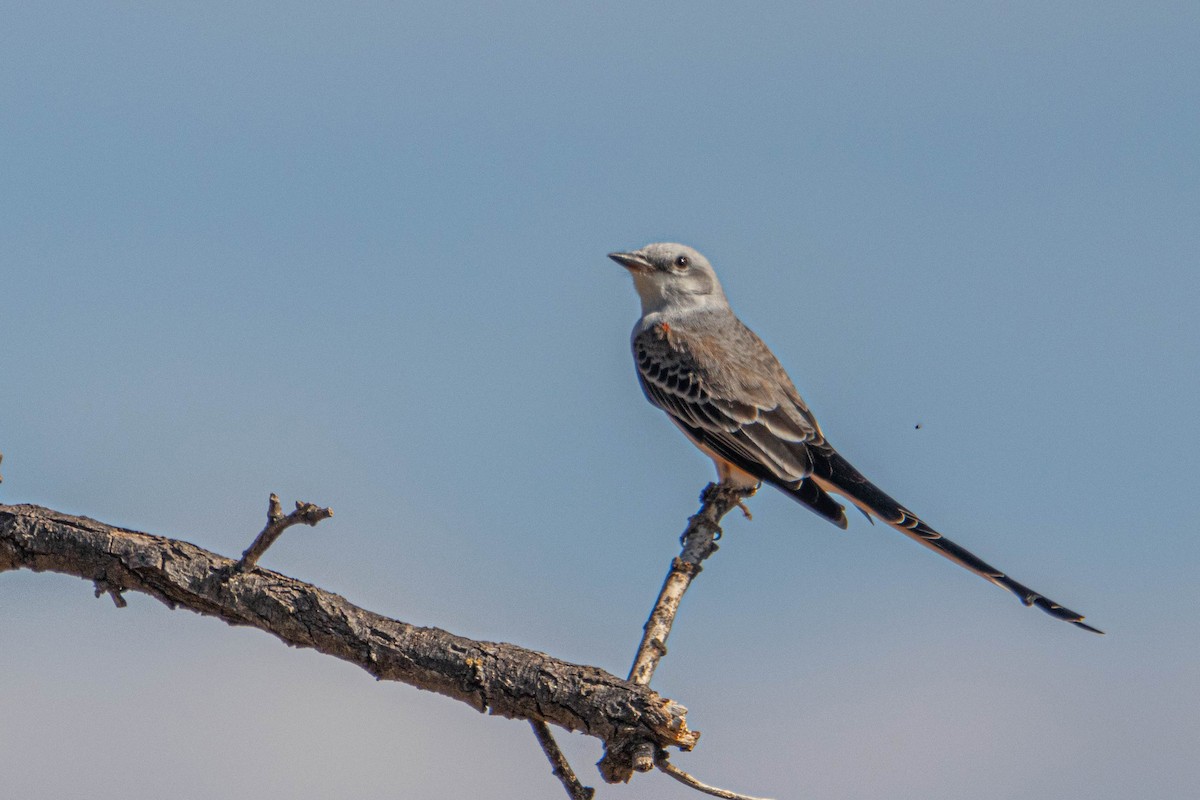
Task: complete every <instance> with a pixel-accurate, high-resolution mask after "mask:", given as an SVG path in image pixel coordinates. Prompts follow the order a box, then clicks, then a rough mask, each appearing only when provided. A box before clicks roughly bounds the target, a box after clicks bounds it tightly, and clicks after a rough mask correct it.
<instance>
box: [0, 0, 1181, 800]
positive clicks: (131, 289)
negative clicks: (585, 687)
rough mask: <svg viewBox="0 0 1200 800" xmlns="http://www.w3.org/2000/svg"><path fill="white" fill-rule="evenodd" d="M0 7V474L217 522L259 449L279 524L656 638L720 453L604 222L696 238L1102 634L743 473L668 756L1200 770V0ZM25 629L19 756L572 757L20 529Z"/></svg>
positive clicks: (523, 792)
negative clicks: (69, 572) (28, 562)
mask: <svg viewBox="0 0 1200 800" xmlns="http://www.w3.org/2000/svg"><path fill="white" fill-rule="evenodd" d="M2 17H3V22H2V24H0V76H2V77H0V109H2V111H0V187H2V191H0V216H2V218H3V219H4V220H5V222H4V224H3V225H0V252H3V254H4V256H3V266H2V267H0V301H2V304H0V309H2V311H0V335H2V336H3V347H2V349H0V354H2V355H0V363H2V364H3V365H4V374H5V375H6V377H7V379H6V380H4V381H3V382H2V383H0V451H2V452H3V453H4V456H5V459H4V464H3V469H2V470H0V471H2V472H3V474H4V478H5V481H4V483H3V485H2V486H0V500H2V501H3V502H6V503H21V502H32V503H41V504H44V505H47V506H50V507H52V508H56V509H59V510H62V511H68V512H75V513H82V514H86V515H89V516H92V517H95V518H97V519H101V520H103V521H106V522H110V523H113V524H119V525H123V526H127V527H132V528H136V529H140V530H148V531H151V532H155V533H161V534H166V535H172V536H177V537H181V538H184V539H188V540H190V541H193V542H196V543H197V544H200V545H202V546H204V547H208V548H210V549H213V550H216V551H218V552H222V553H225V554H228V555H236V554H238V553H240V552H241V550H242V549H243V548H244V547H245V546H246V544H247V543H248V542H249V540H250V539H251V538H252V536H253V535H254V533H255V532H256V531H257V530H258V528H259V527H261V524H262V520H263V514H264V512H265V505H266V498H267V495H268V493H270V492H271V491H275V492H278V493H279V494H280V495H281V497H283V498H284V501H285V503H290V502H291V501H293V500H296V499H305V500H310V501H313V502H316V503H319V504H322V505H330V506H332V507H333V508H334V509H335V511H336V516H335V517H334V519H332V520H330V521H328V522H326V523H323V524H322V525H321V526H319V527H318V528H316V529H312V530H310V529H307V528H306V529H301V530H294V531H292V532H291V533H289V534H288V536H287V537H286V538H285V539H284V540H282V541H281V542H280V543H279V544H277V545H276V546H275V547H274V548H273V549H272V550H271V551H270V553H269V554H268V555H267V557H266V558H265V559H264V566H267V567H270V568H272V569H276V570H279V571H282V572H285V573H287V574H289V575H292V576H294V577H297V578H300V579H303V580H308V581H311V582H313V583H316V584H318V585H320V586H322V587H324V588H326V589H329V590H332V591H336V592H338V593H340V594H343V595H345V596H346V597H348V598H350V599H351V600H353V601H354V602H357V603H359V604H361V605H364V606H366V607H368V608H370V609H372V610H374V611H378V612H381V613H385V614H389V615H392V616H396V617H398V618H400V619H404V620H406V621H409V622H414V623H418V624H425V625H438V626H440V627H444V628H447V629H449V630H451V631H454V632H456V633H460V634H463V635H467V636H473V637H478V638H487V639H494V640H504V641H512V642H516V643H519V644H522V645H525V646H528V647H532V648H535V649H538V650H544V651H547V652H550V653H553V654H555V655H557V656H560V657H563V658H568V659H571V660H575V661H579V662H584V663H590V664H595V665H598V666H601V667H604V668H606V669H609V670H610V671H613V672H616V673H624V672H625V671H626V670H627V669H628V666H629V662H630V660H631V658H632V655H633V651H634V648H635V646H636V643H637V641H638V638H639V635H640V626H641V624H642V622H643V621H644V619H645V615H646V613H647V611H648V610H649V607H650V604H651V602H652V601H653V598H654V595H655V593H656V591H657V589H658V586H659V583H660V581H661V579H662V576H663V573H664V572H665V570H666V568H667V566H668V564H669V561H670V559H671V557H672V555H674V554H675V553H676V552H677V539H676V537H677V535H678V533H679V531H680V530H681V529H682V526H683V522H684V520H685V518H686V517H687V515H688V514H690V513H692V512H693V511H694V510H695V507H696V495H697V493H698V491H699V490H700V489H701V488H702V486H703V485H704V484H705V482H706V481H708V480H709V479H710V477H711V465H710V464H709V463H708V462H707V460H706V459H704V458H703V456H701V455H699V454H698V453H696V452H695V451H694V450H693V449H691V448H690V447H689V446H688V445H687V444H686V443H685V442H684V440H683V439H682V437H681V436H680V435H679V434H678V432H677V431H676V430H675V429H674V428H673V427H672V426H671V425H669V424H668V423H667V421H666V419H665V418H663V417H662V415H661V414H660V413H659V412H657V411H656V410H654V409H652V408H651V407H650V406H649V405H647V404H646V403H645V402H644V400H643V399H642V397H641V393H640V391H639V390H638V388H637V385H636V381H635V378H634V373H633V368H632V363H631V361H630V357H629V354H628V350H627V336H628V331H629V329H630V327H631V325H632V324H633V322H634V320H635V319H636V317H637V301H636V298H635V295H634V292H633V289H632V286H631V285H630V283H629V280H628V278H627V276H626V275H624V274H623V272H622V271H621V270H620V269H619V268H617V267H616V266H615V265H613V264H612V263H611V262H609V261H608V260H607V259H606V258H605V253H608V252H610V251H612V250H617V249H629V248H633V247H637V246H640V245H642V244H645V243H647V242H650V241H661V240H668V241H672V240H673V241H683V242H686V243H688V244H691V245H693V246H695V247H697V248H698V249H700V250H701V251H702V252H704V253H705V254H706V255H707V256H708V257H709V258H710V260H711V261H712V262H713V263H714V265H715V266H716V268H717V270H718V272H719V274H720V275H721V277H722V281H723V283H724V285H725V289H726V292H727V293H728V295H729V297H730V299H731V301H732V303H733V305H734V307H735V309H737V310H738V312H739V313H740V314H741V316H742V317H743V319H745V320H746V321H747V322H748V323H749V324H750V325H751V326H752V327H754V328H755V329H756V330H757V331H758V333H759V334H760V335H762V336H763V338H764V339H766V340H767V341H768V343H770V344H771V346H772V347H773V348H774V350H775V352H776V353H777V354H778V355H779V356H780V358H781V360H782V361H783V362H784V364H785V365H786V366H787V367H788V370H789V372H790V373H791V375H792V377H793V379H794V380H795V381H796V383H797V385H798V386H799V388H800V390H801V392H802V393H803V394H804V395H805V397H806V398H807V399H808V401H809V403H810V405H811V406H812V407H813V409H814V411H815V412H816V414H817V416H818V418H819V419H820V420H821V422H822V425H823V427H824V429H825V432H826V434H827V435H828V437H829V438H830V440H831V441H832V442H833V443H834V444H835V445H836V446H838V447H839V449H840V450H841V451H842V452H843V453H844V454H845V455H846V456H847V457H848V458H849V459H850V460H851V461H852V462H854V463H855V464H856V465H857V466H858V467H859V468H860V469H861V470H863V471H864V472H865V473H866V474H868V475H869V476H871V477H872V478H873V479H875V480H876V481H877V482H878V483H879V484H880V485H881V486H883V488H885V489H886V490H887V491H889V492H890V493H892V494H894V495H895V496H897V497H898V498H899V499H900V500H901V501H903V502H905V503H906V504H907V505H909V506H910V507H911V508H913V509H914V510H915V511H917V512H918V513H920V514H922V516H924V517H925V518H927V519H929V520H930V521H931V522H932V524H934V525H935V526H936V527H938V528H939V529H940V530H943V531H945V532H946V533H947V534H948V535H950V536H951V538H954V539H955V540H957V541H959V542H961V543H962V544H964V545H965V546H967V547H969V548H970V549H972V550H974V551H975V552H977V553H979V554H980V555H981V556H983V557H984V558H986V559H987V560H989V561H991V562H992V563H994V564H996V565H997V566H999V567H1001V568H1003V569H1005V570H1007V571H1009V572H1010V573H1011V574H1012V575H1014V576H1015V577H1016V578H1017V579H1019V580H1021V581H1023V582H1025V583H1027V584H1028V585H1030V586H1032V587H1033V588H1035V589H1037V590H1040V591H1044V592H1045V593H1046V594H1047V595H1049V596H1050V597H1053V598H1054V599H1056V600H1059V601H1061V602H1063V603H1064V604H1066V605H1068V606H1070V607H1072V608H1075V609H1077V610H1079V611H1082V612H1084V613H1086V614H1087V615H1088V620H1089V622H1094V623H1095V624H1096V625H1097V626H1098V627H1101V628H1103V629H1105V630H1107V631H1109V635H1108V636H1106V637H1103V638H1101V637H1095V636H1089V635H1086V634H1084V633H1082V632H1080V631H1077V630H1074V629H1072V628H1071V627H1070V626H1067V625H1063V624H1061V623H1058V622H1055V621H1054V620H1052V619H1050V618H1049V617H1046V616H1045V615H1043V614H1040V613H1038V612H1036V611H1031V610H1025V609H1022V607H1021V606H1020V604H1019V603H1017V602H1016V601H1015V600H1014V599H1013V598H1012V597H1010V596H1008V595H1007V594H1005V593H1003V592H1001V591H998V590H996V589H994V588H992V587H990V586H988V585H987V584H986V583H984V582H983V581H980V580H979V579H978V578H976V577H974V576H972V575H970V574H969V573H967V572H965V571H963V570H961V569H958V568H955V567H954V566H953V565H951V564H949V563H948V562H945V561H944V560H942V559H939V558H937V557H936V556H934V555H933V554H931V553H929V552H928V551H926V550H924V549H923V548H920V547H916V546H914V545H913V544H912V543H911V542H909V541H907V540H905V539H903V537H900V536H898V535H896V534H895V533H894V532H892V531H890V530H888V529H886V528H885V527H883V526H874V527H871V526H869V525H867V524H866V522H865V521H863V520H861V519H852V520H851V528H850V530H849V531H847V532H841V531H838V530H837V529H835V528H833V527H832V526H829V525H828V524H826V523H824V522H822V521H821V520H820V519H818V518H817V517H816V516H814V515H812V514H810V513H808V512H806V511H805V510H804V509H802V508H800V507H798V506H796V505H795V504H794V503H793V502H791V501H790V500H788V499H787V498H784V497H782V496H780V495H778V494H777V493H773V492H764V493H763V494H762V495H760V496H759V497H758V498H756V499H755V500H754V501H753V509H754V511H755V518H754V520H753V521H752V522H746V521H743V520H741V519H733V520H731V521H730V523H729V524H728V525H727V536H726V538H725V540H724V542H723V545H722V548H721V551H720V553H719V554H718V555H717V556H715V557H714V559H713V560H712V561H711V562H710V564H709V566H707V567H706V569H705V571H704V574H703V575H702V576H701V578H700V579H699V580H698V581H697V583H696V584H695V586H694V587H693V589H692V591H691V592H690V593H689V595H688V596H687V598H686V600H685V603H684V608H683V610H682V612H681V616H680V619H679V621H678V623H677V625H676V629H675V632H674V634H673V636H672V639H671V652H670V655H669V656H668V657H667V659H666V660H665V661H664V662H663V665H662V667H661V668H660V670H659V672H658V673H657V675H656V676H655V681H654V685H655V686H656V688H657V689H658V690H659V691H661V692H663V693H664V694H666V695H668V696H670V697H672V698H673V699H676V700H678V701H680V702H682V703H684V704H685V705H687V706H688V707H689V708H690V709H691V715H690V720H691V723H692V724H693V727H696V728H699V729H700V730H701V731H703V733H704V736H703V738H702V739H701V744H700V746H699V748H698V749H697V750H696V752H695V753H694V754H691V755H688V756H681V757H679V758H678V759H677V761H678V763H680V764H682V765H683V766H684V767H685V768H689V769H692V770H693V771H694V772H695V773H696V774H697V775H699V776H700V777H702V778H703V779H705V780H707V781H710V782H713V783H716V784H719V785H724V786H729V787H732V788H736V789H740V790H742V791H747V792H750V793H754V794H761V795H768V796H775V797H796V796H812V797H839V798H873V797H879V796H884V795H886V796H887V797H889V798H917V797H920V798H923V799H925V800H928V799H930V798H943V797H944V798H951V797H954V798H957V797H962V796H969V797H972V798H979V799H981V800H987V799H988V798H1011V797H1015V796H1034V797H1055V798H1063V799H1065V800H1069V799H1070V798H1089V800H1105V799H1107V798H1111V799H1112V800H1117V799H1118V798H1120V799H1121V800H1124V799H1125V798H1128V797H1130V796H1144V797H1180V796H1184V795H1186V794H1188V793H1189V791H1191V790H1194V787H1195V786H1196V785H1197V782H1198V781H1200V770H1198V768H1197V766H1196V764H1195V753H1196V752H1197V750H1198V749H1200V725H1198V724H1197V722H1196V718H1197V714H1196V712H1197V709H1196V697H1197V696H1200V668H1198V667H1197V663H1198V659H1197V656H1198V655H1200V650H1198V646H1200V625H1198V623H1197V621H1196V611H1197V607H1198V602H1200V591H1198V590H1197V582H1196V577H1195V575H1196V569H1197V567H1198V566H1200V545H1197V537H1196V527H1197V525H1196V512H1195V507H1194V505H1195V504H1194V502H1193V498H1194V495H1195V491H1196V475H1197V474H1198V472H1200V459H1198V458H1197V455H1196V452H1197V444H1198V442H1200V422H1198V417H1197V414H1196V397H1197V396H1198V394H1200V370H1198V369H1197V364H1198V363H1200V324H1198V323H1197V319H1196V313H1195V306H1196V301H1197V299H1198V298H1200V277H1198V276H1197V265H1198V261H1200V258H1198V257H1200V225H1197V220H1198V219H1200V79H1198V78H1197V76H1200V33H1198V31H1200V12H1198V10H1197V6H1196V5H1195V4H1191V3H1148V4H1146V3H1142V4H1092V3H1056V4H1004V3H983V4H969V5H968V4H955V3H922V4H905V5H903V6H902V5H900V4H885V5H872V4H861V3H829V4H804V5H799V4H770V3H764V4H754V5H751V6H746V7H742V8H738V9H736V10H735V9H733V8H732V7H728V6H726V5H724V4H715V3H671V4H654V5H651V6H647V5H646V4H639V3H626V4H606V5H604V6H603V7H599V6H596V7H583V6H579V5H574V4H551V3H515V4H507V5H504V6H500V5H498V4H497V5H493V4H487V5H480V6H474V5H452V4H440V5H438V6H437V7H436V8H435V7H433V6H429V5H428V4H425V5H416V4H413V5H409V4H404V3H387V4H385V3H348V4H337V5H336V6H322V5H315V4H308V5H305V4H271V3H256V4H251V5H249V6H248V5H247V4H231V3H178V4H166V5H164V4H151V3H113V4H94V5H88V6H82V5H70V6H65V7H59V6H56V5H55V4H36V5H30V4H6V5H5V6H4V8H3V11H2ZM918 424H919V425H920V428H917V427H916V426H917V425H918ZM0 641H2V642H3V643H4V644H3V646H2V647H0V672H2V673H3V674H4V675H5V676H6V678H5V681H4V684H5V687H6V688H5V690H3V691H2V692H0V702H2V703H3V709H2V713H0V767H2V768H3V771H4V774H5V776H6V779H5V780H6V785H7V786H8V787H9V788H10V790H11V791H12V793H13V796H14V797H16V796H19V797H23V798H30V799H36V798H61V797H75V796H83V795H84V794H85V793H86V794H87V796H89V797H92V798H97V799H98V800H103V799H105V798H117V797H121V798H159V797H164V796H170V797H178V798H191V797H208V796H220V797H226V798H235V799H236V798H243V797H244V798H250V797H255V798H257V797H276V796H284V795H287V796H289V797H292V798H294V799H295V800H304V798H325V797H331V796H347V795H350V794H354V795H355V796H358V797H362V798H376V797H378V798H384V797H389V798H390V797H396V796H410V797H422V798H441V797H445V798H457V797H471V796H488V797H495V798H517V797H521V798H543V797H544V798H557V797H560V796H561V789H560V788H559V787H558V785H557V783H556V782H555V781H554V780H553V778H551V777H550V775H549V770H548V767H547V765H546V763H545V760H544V758H543V756H542V755H541V753H540V751H539V750H538V749H537V747H536V745H535V743H534V741H533V738H532V736H531V735H530V734H529V732H528V730H527V726H524V725H523V724H522V723H516V722H511V721H507V720H499V719H494V718H490V717H482V716H480V715H478V714H475V713H474V712H472V711H470V710H469V709H467V708H466V707H465V706H461V705H459V704H455V703H453V702H451V701H448V700H443V699H441V698H438V697H436V696H433V695H429V694H426V693H421V692H417V691H415V690H413V689H411V688H408V687H403V686H396V685H390V684H376V683H375V682H373V681H371V680H370V679H369V678H368V677H367V676H366V675H365V674H364V673H361V672H360V671H358V670H356V669H355V668H353V667H350V666H348V665H345V664H341V663H339V662H336V661H333V660H331V659H328V658H325V657H321V656H317V655H315V654H313V653H308V652H301V651H293V650H289V649H287V648H284V647H282V646H280V645H279V643H278V642H276V641H275V640H273V639H271V638H270V637H268V636H265V635H263V634H261V633H257V632H253V631H244V630H235V629H230V628H227V627H226V626H224V625H222V624H221V623H219V622H216V621H214V620H211V619H202V618H199V617H196V616H194V615H192V614H189V613H186V612H170V611H168V610H166V609H165V608H164V607H162V606H161V605H159V604H158V603H156V602H154V601H151V600H149V599H147V598H138V597H133V598H131V602H130V607H129V608H127V609H124V610H122V611H119V612H118V611H117V610H116V609H114V608H113V607H112V604H111V603H110V602H108V601H107V600H103V601H97V600H95V599H93V598H92V596H91V586H90V585H88V584H85V583H83V582H81V581H78V580H73V579H68V578H65V577H61V576H51V575H32V574H28V573H21V574H15V573H6V574H4V575H2V576H0ZM560 738H562V739H563V740H564V746H565V747H566V748H567V749H568V751H569V754H570V756H571V757H572V760H573V762H574V764H575V766H576V768H577V769H578V770H579V771H580V772H581V773H582V774H583V776H584V777H585V779H587V780H588V781H589V782H591V783H593V784H594V783H595V782H596V780H597V778H596V777H595V773H594V771H593V770H592V768H591V766H590V764H591V763H592V762H594V761H595V760H596V759H597V758H599V756H600V752H599V749H598V747H596V746H595V745H594V744H593V742H592V741H591V740H587V739H584V738H582V737H577V736H568V735H566V734H563V735H562V736H561V737H560ZM600 791H601V796H602V797H620V796H628V797H634V796H639V797H641V796H654V797H663V798H673V797H685V796H694V795H692V794H690V793H688V792H686V791H685V790H683V789H682V788H676V786H675V785H674V784H673V783H672V782H670V781H669V780H668V779H666V778H665V777H663V776H656V775H650V776H643V777H639V778H638V779H637V785H635V786H633V787H612V788H610V787H603V788H601V790H600Z"/></svg>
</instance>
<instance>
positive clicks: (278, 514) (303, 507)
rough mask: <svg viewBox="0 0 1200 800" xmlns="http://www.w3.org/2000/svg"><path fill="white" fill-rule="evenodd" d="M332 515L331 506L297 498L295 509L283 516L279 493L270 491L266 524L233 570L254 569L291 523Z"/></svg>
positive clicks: (296, 523)
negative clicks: (322, 506)
mask: <svg viewBox="0 0 1200 800" xmlns="http://www.w3.org/2000/svg"><path fill="white" fill-rule="evenodd" d="M332 516H333V509H332V508H321V507H319V506H315V505H313V504H312V503H302V502H300V501H299V500H297V501H296V510H295V511H293V512H292V513H290V514H288V515H287V516H286V517H285V516H284V515H283V509H282V508H280V506H279V495H277V494H275V493H274V492H272V493H271V497H270V499H269V500H268V502H267V525H266V527H265V528H263V529H262V533H260V534H258V536H256V537H255V538H254V541H253V542H251V543H250V546H249V547H247V548H246V552H244V553H242V557H241V558H240V559H239V560H238V562H237V564H235V565H234V567H233V569H234V571H235V572H245V571H246V570H250V569H254V565H255V564H257V563H258V560H259V559H260V558H262V556H263V553H265V552H267V548H268V547H270V546H271V545H273V544H275V540H276V539H278V538H279V537H280V536H281V535H282V534H283V532H284V531H286V530H287V529H288V528H290V527H292V526H293V525H299V524H301V523H303V524H304V525H316V524H317V523H318V522H320V521H321V520H323V519H329V518H330V517H332Z"/></svg>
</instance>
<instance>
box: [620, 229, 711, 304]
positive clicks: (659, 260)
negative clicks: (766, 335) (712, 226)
mask: <svg viewBox="0 0 1200 800" xmlns="http://www.w3.org/2000/svg"><path fill="white" fill-rule="evenodd" d="M608 257H609V258H611V259H612V260H613V261H616V262H617V263H618V264H620V265H621V266H622V267H624V268H625V269H627V270H629V274H630V275H631V276H633V285H634V287H635V288H636V289H637V293H638V295H639V296H640V297H641V298H642V313H643V314H649V313H651V312H653V311H686V310H689V309H696V308H703V307H706V306H713V305H727V302H726V300H725V292H724V291H723V290H722V289H721V284H720V282H719V281H718V280H717V274H716V273H715V272H713V268H712V265H711V264H709V263H708V259H707V258H705V257H704V256H702V255H701V254H700V253H698V252H696V251H695V250H693V249H692V248H690V247H688V246H687V245H684V244H674V243H671V242H657V243H655V244H648V245H646V246H645V247H643V248H641V249H640V250H633V251H631V252H628V253H609V254H608Z"/></svg>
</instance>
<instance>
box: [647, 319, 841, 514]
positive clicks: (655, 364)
mask: <svg viewBox="0 0 1200 800" xmlns="http://www.w3.org/2000/svg"><path fill="white" fill-rule="evenodd" d="M743 330H744V328H743ZM746 332H747V333H749V331H746ZM750 335H751V336H753V334H750ZM763 348H764V349H765V346H763ZM633 350H634V357H635V361H636V364H637V371H638V379H639V381H640V382H641V385H642V391H643V392H645V394H646V397H647V399H649V400H650V402H651V403H653V404H654V405H656V406H658V407H659V408H661V409H662V410H663V411H666V412H667V414H669V415H670V416H671V418H672V419H673V420H674V421H675V422H676V424H677V425H679V427H680V428H681V429H682V430H683V431H684V432H685V433H686V434H687V435H688V436H689V437H690V438H691V439H692V440H693V441H694V442H696V444H698V445H700V446H701V448H702V449H706V450H708V451H709V452H711V453H715V454H716V455H718V456H720V457H721V458H723V459H725V460H726V461H728V462H730V463H731V464H733V465H734V466H736V467H738V468H739V469H741V470H742V471H744V472H747V473H749V474H750V475H753V476H754V477H756V478H758V479H759V480H761V481H766V482H768V483H771V484H772V485H774V486H776V487H777V488H779V489H781V490H782V491H784V492H786V493H787V494H789V495H790V496H792V497H793V498H794V499H796V500H797V501H799V502H801V503H803V504H804V505H806V506H808V507H809V508H810V509H812V510H813V511H815V512H816V513H818V514H820V515H821V516H822V517H825V518H826V519H828V520H829V521H830V522H832V523H833V524H835V525H837V526H838V527H841V528H845V527H846V525H847V523H846V514H845V509H844V508H843V507H842V505H841V504H840V503H838V502H837V501H836V500H834V499H833V498H832V497H830V496H829V495H828V494H827V493H826V492H825V491H824V490H823V489H822V488H821V487H820V486H818V485H817V484H815V483H813V482H812V481H811V480H809V479H808V475H809V473H810V472H811V471H812V465H811V460H810V458H809V452H808V445H809V444H810V443H812V442H823V441H824V439H823V438H822V437H821V433H820V429H819V428H818V427H817V425H816V422H815V420H812V418H811V415H810V414H808V410H807V408H803V407H801V408H797V406H796V404H795V403H794V402H793V401H792V400H791V399H790V398H789V397H788V396H787V393H786V392H781V391H778V390H777V388H778V387H777V386H771V385H768V384H763V385H761V386H758V387H746V386H741V385H737V383H738V382H737V380H736V376H731V375H729V374H727V373H728V370H727V369H726V368H725V367H726V365H727V363H728V362H727V360H726V359H723V358H721V357H720V354H716V353H712V352H709V351H707V350H706V349H705V342H704V340H702V339H697V338H695V337H690V336H687V335H685V334H683V333H680V334H678V335H676V334H675V333H673V332H672V331H671V329H670V328H669V327H668V328H667V329H666V330H663V329H662V327H661V326H656V327H654V328H650V329H648V330H646V331H644V332H642V333H641V334H639V335H638V336H636V337H634V341H633ZM768 352H769V351H768ZM776 367H777V368H778V365H777V364H776ZM781 371H782V370H781ZM785 378H786V376H785ZM787 385H788V386H790V381H788V382H787ZM793 391H794V390H793ZM797 399H798V395H797Z"/></svg>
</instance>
